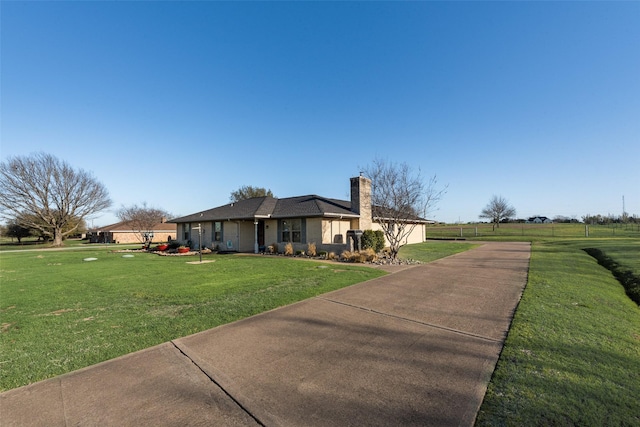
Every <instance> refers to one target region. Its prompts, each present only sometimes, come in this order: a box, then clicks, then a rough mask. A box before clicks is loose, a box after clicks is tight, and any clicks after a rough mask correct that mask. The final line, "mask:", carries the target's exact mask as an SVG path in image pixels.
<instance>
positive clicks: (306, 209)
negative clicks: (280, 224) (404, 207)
mask: <svg viewBox="0 0 640 427" xmlns="http://www.w3.org/2000/svg"><path fill="white" fill-rule="evenodd" d="M358 216H359V215H358V214H356V213H354V212H352V211H351V202H349V201H345V200H337V199H328V198H325V197H320V196H316V195H309V196H298V197H288V198H284V199H277V198H275V197H269V196H265V197H253V198H251V199H246V200H241V201H239V202H233V203H229V204H226V205H223V206H219V207H217V208H213V209H209V210H206V211H202V212H196V213H194V214H191V215H187V216H183V217H180V218H174V219H172V220H170V221H169V222H174V223H179V222H198V221H226V220H255V219H257V218H292V217H354V218H357V217H358Z"/></svg>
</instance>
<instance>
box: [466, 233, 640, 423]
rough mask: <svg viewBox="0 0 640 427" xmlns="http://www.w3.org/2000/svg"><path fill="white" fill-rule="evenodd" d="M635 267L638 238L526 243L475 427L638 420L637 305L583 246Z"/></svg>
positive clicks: (639, 360) (639, 266)
mask: <svg viewBox="0 0 640 427" xmlns="http://www.w3.org/2000/svg"><path fill="white" fill-rule="evenodd" d="M585 247H600V248H602V250H603V251H605V252H606V253H608V254H610V255H611V256H612V257H615V258H617V259H619V260H620V262H624V263H625V265H629V267H630V268H634V269H635V271H636V272H638V271H639V270H640V256H638V255H639V254H640V241H638V240H631V239H619V240H594V239H574V240H563V241H550V242H538V243H534V244H533V250H532V256H531V266H530V272H529V281H528V284H527V287H526V289H525V292H524V294H523V297H522V300H521V302H520V304H519V306H518V309H517V311H516V314H515V317H514V320H513V324H512V326H511V329H510V331H509V335H508V338H507V340H506V343H505V347H504V349H503V351H502V354H501V356H500V360H499V362H498V365H497V368H496V370H495V372H494V375H493V378H492V380H491V383H490V384H489V388H488V390H487V394H486V396H485V399H484V402H483V405H482V408H481V411H480V413H479V415H478V419H477V422H476V425H477V426H522V425H535V426H538V425H549V426H551V425H567V426H574V425H584V426H596V425H598V426H600V425H607V426H631V425H640V403H638V402H639V400H638V396H640V309H639V308H638V305H637V304H635V303H634V302H632V301H631V300H630V299H629V298H628V297H627V296H626V295H625V293H624V289H623V288H622V286H621V285H620V283H619V282H618V281H617V280H616V279H615V278H614V277H613V275H612V274H611V273H610V272H609V271H608V270H606V269H605V268H603V267H602V266H600V265H598V263H597V261H596V260H595V259H593V258H592V257H591V256H589V255H588V254H587V253H586V252H585V251H584V250H583V249H584V248H585Z"/></svg>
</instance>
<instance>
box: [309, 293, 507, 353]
mask: <svg viewBox="0 0 640 427" xmlns="http://www.w3.org/2000/svg"><path fill="white" fill-rule="evenodd" d="M316 298H317V299H321V300H324V301H327V302H331V303H334V304H340V305H343V306H345V307H351V308H355V309H358V310H362V311H368V312H370V313H374V314H379V315H381V316H387V317H391V318H394V319H398V320H404V321H406V322H411V323H417V324H418V325H423V326H427V327H430V328H435V329H440V330H443V331H447V332H452V333H454V334H459V335H464V336H467V337H472V338H477V339H480V340H483V341H490V342H494V343H499V344H502V340H498V339H495V338H490V337H485V336H483V335H478V334H473V333H471V332H467V331H461V330H459V329H454V328H448V327H446V326H442V325H436V324H434V323H427V322H421V321H419V320H415V319H410V318H408V317H402V316H396V315H395V314H389V313H385V312H382V311H377V310H373V309H371V308H368V307H362V306H359V305H354V304H348V303H345V302H342V301H337V300H333V299H330V298H325V297H321V296H319V297H316Z"/></svg>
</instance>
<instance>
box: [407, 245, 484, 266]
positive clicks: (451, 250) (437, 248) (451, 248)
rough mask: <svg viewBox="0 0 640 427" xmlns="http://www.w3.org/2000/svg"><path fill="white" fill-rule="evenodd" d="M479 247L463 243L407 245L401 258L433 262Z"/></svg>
mask: <svg viewBox="0 0 640 427" xmlns="http://www.w3.org/2000/svg"><path fill="white" fill-rule="evenodd" d="M476 246H478V244H477V243H461V242H432V241H429V242H426V243H423V244H417V245H406V246H403V247H401V248H400V252H399V253H398V257H399V258H404V259H414V260H417V261H421V262H431V261H435V260H437V259H439V258H443V257H446V256H449V255H453V254H457V253H460V252H464V251H468V250H469V249H472V248H475V247H476Z"/></svg>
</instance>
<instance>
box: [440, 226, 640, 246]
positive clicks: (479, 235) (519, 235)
mask: <svg viewBox="0 0 640 427" xmlns="http://www.w3.org/2000/svg"><path fill="white" fill-rule="evenodd" d="M587 231H588V234H589V236H588V237H589V238H609V239H611V238H624V237H632V238H640V224H610V225H589V226H586V225H585V224H500V227H498V228H496V229H494V228H493V226H492V224H484V223H479V224H463V225H458V226H452V225H434V226H429V227H428V228H427V237H428V238H429V239H462V240H489V241H490V240H510V241H516V240H521V241H527V242H529V241H540V240H548V239H550V238H552V239H554V238H560V239H566V238H583V237H587V236H586V234H587Z"/></svg>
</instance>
